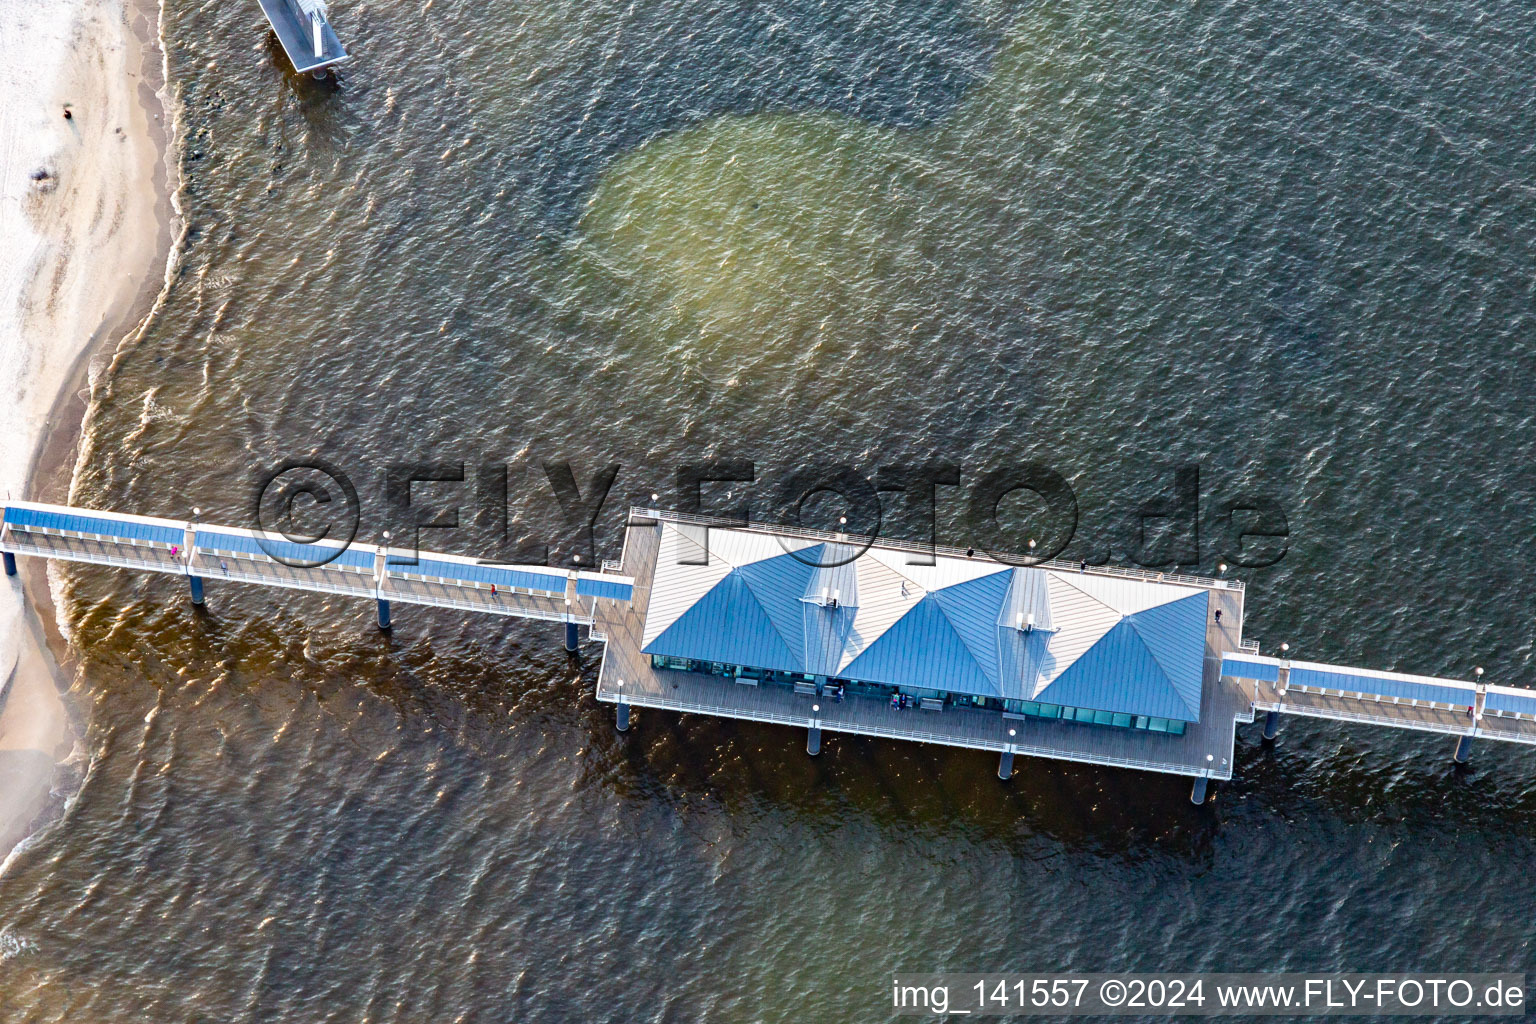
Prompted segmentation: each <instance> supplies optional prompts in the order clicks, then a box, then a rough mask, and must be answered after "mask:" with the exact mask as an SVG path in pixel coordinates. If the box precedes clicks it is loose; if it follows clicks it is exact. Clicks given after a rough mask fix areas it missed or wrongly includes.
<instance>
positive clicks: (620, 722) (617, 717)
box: [613, 701, 629, 732]
mask: <svg viewBox="0 0 1536 1024" xmlns="http://www.w3.org/2000/svg"><path fill="white" fill-rule="evenodd" d="M613 713H614V723H613V724H614V726H615V728H617V729H618V730H619V732H629V705H628V704H625V703H624V702H623V701H620V702H619V703H618V704H617V705H615V706H614V709H613Z"/></svg>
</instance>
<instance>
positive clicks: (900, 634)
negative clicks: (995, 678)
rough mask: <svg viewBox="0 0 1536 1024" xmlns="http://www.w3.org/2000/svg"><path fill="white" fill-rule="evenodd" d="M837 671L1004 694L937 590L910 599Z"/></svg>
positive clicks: (934, 687)
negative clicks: (946, 610) (898, 614)
mask: <svg viewBox="0 0 1536 1024" xmlns="http://www.w3.org/2000/svg"><path fill="white" fill-rule="evenodd" d="M994 614H995V613H994ZM839 674H840V675H843V676H847V677H848V678H850V679H862V680H866V681H868V682H873V683H885V684H887V685H890V686H918V687H925V688H927V689H930V690H942V691H944V692H946V693H963V694H969V695H974V696H981V697H1000V696H1002V691H1001V689H1000V688H999V687H998V685H997V684H996V683H994V682H992V680H990V679H988V678H987V675H986V673H984V672H983V671H982V670H981V666H980V665H978V664H977V663H976V659H975V657H974V656H973V655H972V654H971V652H970V650H969V649H968V648H967V647H966V645H965V642H964V641H963V640H962V639H961V638H960V634H959V633H957V632H956V630H955V627H954V624H953V623H952V621H951V620H950V618H949V617H948V616H947V615H945V614H944V610H943V608H942V607H941V606H940V604H939V601H938V597H937V594H936V593H933V594H927V595H925V596H924V597H923V599H922V600H921V601H919V602H917V604H915V605H913V606H912V607H911V609H909V610H908V611H907V613H906V614H905V615H903V616H902V617H901V618H899V619H897V620H896V622H895V624H894V625H892V626H891V627H890V628H889V629H887V630H886V631H885V632H884V633H882V634H880V636H879V637H877V638H876V639H875V642H874V643H872V644H870V645H869V646H868V647H867V648H865V649H864V652H863V653H862V654H860V655H859V656H858V657H857V658H854V659H853V661H851V662H849V663H848V666H847V667H846V668H844V669H843V670H842V672H841V673H839Z"/></svg>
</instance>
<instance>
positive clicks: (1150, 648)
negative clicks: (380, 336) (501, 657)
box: [0, 502, 1536, 803]
mask: <svg viewBox="0 0 1536 1024" xmlns="http://www.w3.org/2000/svg"><path fill="white" fill-rule="evenodd" d="M0 514H3V519H0V551H3V552H4V558H5V569H6V572H7V573H8V574H12V575H14V574H15V571H16V561H15V560H16V557H17V556H23V557H33V558H48V559H59V560H64V561H74V562H86V563H91V564H96V565H105V566H113V567H118V568H126V569H136V570H142V571H148V572H159V573H166V574H171V575H179V576H183V577H185V578H186V579H187V581H188V597H189V599H190V601H191V602H192V603H193V604H196V605H202V604H204V603H205V602H207V601H208V600H216V599H217V598H216V594H217V587H218V586H219V585H220V584H223V583H238V584H256V585H263V586H275V587H287V588H292V589H299V590H310V591H318V592H323V593H331V594H338V595H343V596H352V597H357V598H360V599H364V600H371V601H373V602H375V605H376V609H377V613H378V625H379V627H380V628H381V629H389V628H391V626H392V624H393V620H392V614H393V613H392V610H391V606H392V605H393V604H405V605H427V606H434V607H442V608H455V609H459V610H461V611H468V612H483V613H486V614H492V615H503V616H511V617H520V618H529V619H536V620H544V621H548V622H551V623H555V622H558V623H562V624H563V625H564V637H563V639H564V644H565V648H566V649H567V650H569V651H575V650H577V648H578V641H579V634H578V627H579V626H586V627H587V630H588V638H589V639H590V640H593V641H597V642H600V643H602V644H603V645H604V648H603V660H602V665H601V669H600V672H599V676H598V680H597V685H596V697H597V699H598V700H599V701H602V702H605V703H611V704H613V705H615V709H614V710H615V720H616V726H617V728H618V729H619V730H620V731H626V730H628V729H629V727H630V723H631V714H632V709H633V708H651V709H656V710H660V711H669V712H680V713H691V714H704V715H713V716H717V717H724V718H736V719H742V720H746V721H754V722H763V723H768V724H774V725H783V726H788V727H790V728H792V729H797V730H803V731H804V736H805V743H806V750H807V753H808V754H810V755H816V754H818V753H820V751H821V750H822V747H823V743H824V739H825V737H826V736H827V735H828V734H835V733H845V734H850V735H858V736H869V737H878V738H884V739H899V740H912V741H917V742H925V743H940V744H945V745H949V746H955V747H965V748H970V749H974V750H978V751H985V752H987V753H989V754H991V755H993V756H995V757H996V758H997V766H998V776H999V777H1000V778H1002V779H1007V778H1009V777H1010V776H1011V775H1012V773H1013V772H1014V771H1015V767H1014V765H1015V759H1016V758H1017V757H1020V756H1024V757H1043V758H1051V759H1056V760H1063V761H1073V762H1078V763H1083V764H1095V765H1104V766H1110V767H1119V768H1132V769H1139V770H1142V771H1151V772H1160V773H1166V774H1174V775H1181V776H1185V777H1188V778H1189V779H1191V780H1192V783H1191V785H1192V789H1191V799H1192V800H1193V801H1194V802H1196V803H1200V802H1202V801H1203V800H1204V799H1205V798H1206V796H1207V793H1208V791H1209V787H1210V785H1211V783H1212V782H1215V781H1222V780H1226V779H1230V778H1231V777H1232V770H1233V761H1234V750H1235V743H1236V732H1237V727H1238V726H1239V725H1240V724H1244V723H1250V722H1254V721H1255V720H1256V718H1257V716H1258V715H1260V714H1262V715H1263V716H1264V726H1263V730H1264V731H1263V735H1264V738H1265V739H1266V740H1269V739H1273V738H1274V737H1275V735H1276V732H1277V731H1278V729H1279V722H1280V716H1281V715H1300V716H1303V717H1312V718H1327V719H1332V720H1336V721H1345V722H1352V723H1359V724H1369V725H1377V726H1383V727H1388V728H1397V729H1410V730H1415V731H1420V732H1434V733H1441V734H1444V735H1447V736H1448V737H1451V738H1452V739H1453V748H1452V750H1451V751H1449V752H1448V753H1449V754H1450V756H1452V757H1453V758H1454V759H1455V760H1456V761H1457V762H1461V761H1465V760H1466V759H1467V757H1468V756H1469V754H1470V752H1471V750H1472V748H1473V745H1474V741H1475V740H1496V741H1503V742H1514V743H1526V744H1536V691H1531V690H1525V689H1520V688H1516V687H1508V686H1498V685H1489V684H1484V683H1482V682H1481V681H1477V682H1467V681H1462V680H1452V679H1441V678H1435V677H1430V676H1419V675H1411V674H1405V673H1393V672H1382V671H1376V670H1371V669H1360V668H1349V667H1345V666H1337V665H1327V664H1322V663H1317V662H1308V661H1301V660H1292V659H1289V658H1286V657H1274V656H1269V655H1262V654H1260V653H1259V650H1258V645H1257V644H1256V643H1254V642H1252V641H1249V640H1245V639H1244V637H1243V612H1244V607H1243V598H1244V588H1243V585H1242V583H1241V582H1239V581H1237V580H1231V579H1219V578H1206V577H1196V576H1184V575H1176V574H1171V573H1157V572H1147V571H1142V570H1132V569H1123V568H1116V567H1108V566H1088V565H1084V564H1081V563H1064V562H1044V563H1039V564H1022V563H1023V562H1024V560H1023V559H1019V560H1018V561H1017V563H1015V562H1013V561H1011V560H1010V561H998V560H995V559H993V558H990V557H987V556H978V555H975V554H974V553H973V552H963V551H959V550H957V549H946V548H939V549H937V550H934V549H932V548H924V547H921V546H918V545H912V544H905V543H901V542H893V541H886V540H876V541H871V540H869V539H867V538H860V537H856V536H849V535H846V534H839V533H824V532H820V531H814V530H801V529H789V528H784V527H777V526H769V525H763V524H746V523H741V522H737V521H732V520H723V519H709V518H703V517H697V516H687V515H680V514H677V513H672V512H666V511H662V510H657V509H633V510H631V512H630V515H629V518H628V521H627V524H626V531H625V541H624V550H623V555H622V558H621V560H620V561H619V562H617V563H605V564H604V566H603V567H602V571H596V572H594V571H590V570H565V569H557V568H551V567H548V566H541V565H509V564H503V563H495V562H485V561H479V560H476V559H472V558H465V557H462V556H457V555H446V554H438V553H431V552H411V551H399V550H392V549H390V548H389V547H388V546H387V543H386V544H384V545H371V544H360V543H352V544H340V543H336V542H333V541H326V540H319V541H314V542H299V541H292V540H288V539H285V538H273V537H269V536H266V535H264V534H261V533H258V532H255V531H251V530H245V529H239V528H235V527H226V526H216V525H210V524H204V523H201V522H198V521H196V519H195V518H194V519H191V520H173V519H165V518H154V517H147V516H137V515H125V514H122V513H113V512H102V511H95V510H87V509H77V508H67V507H62V506H54V505H43V504H37V503H31V502H8V503H6V504H5V505H4V506H3V513H0ZM385 539H386V540H387V538H385ZM210 584H212V586H210ZM1281 653H1282V654H1285V653H1286V652H1285V651H1284V650H1282V652H1281Z"/></svg>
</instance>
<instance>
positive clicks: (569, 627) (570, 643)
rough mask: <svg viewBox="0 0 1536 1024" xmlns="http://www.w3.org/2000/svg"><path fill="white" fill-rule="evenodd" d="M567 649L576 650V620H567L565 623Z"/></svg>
mask: <svg viewBox="0 0 1536 1024" xmlns="http://www.w3.org/2000/svg"><path fill="white" fill-rule="evenodd" d="M565 649H566V650H568V651H574V650H576V623H574V622H567V623H566V624H565Z"/></svg>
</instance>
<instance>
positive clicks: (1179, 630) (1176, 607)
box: [1126, 591, 1210, 722]
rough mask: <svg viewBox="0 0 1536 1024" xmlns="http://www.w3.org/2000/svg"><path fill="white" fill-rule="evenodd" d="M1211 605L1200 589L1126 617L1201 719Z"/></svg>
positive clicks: (1194, 719)
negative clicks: (1187, 595)
mask: <svg viewBox="0 0 1536 1024" xmlns="http://www.w3.org/2000/svg"><path fill="white" fill-rule="evenodd" d="M1209 605H1210V602H1209V600H1208V598H1207V596H1206V594H1205V593H1204V592H1203V591H1202V592H1201V593H1198V594H1191V595H1190V596H1189V597H1181V598H1179V599H1178V600H1177V601H1169V602H1168V603H1167V604H1160V605H1157V606H1156V607H1153V608H1148V609H1147V610H1146V611H1141V612H1136V613H1135V614H1133V615H1129V616H1127V617H1126V621H1127V622H1129V623H1130V624H1131V626H1132V627H1133V628H1134V629H1135V630H1136V633H1137V634H1138V635H1139V636H1140V637H1141V640H1142V642H1143V643H1144V644H1146V645H1147V650H1148V651H1149V652H1150V653H1151V655H1152V657H1153V659H1154V660H1156V662H1157V664H1158V666H1159V667H1161V668H1162V670H1163V675H1164V676H1165V677H1166V678H1167V682H1168V683H1169V685H1171V686H1172V687H1173V690H1174V692H1175V693H1177V694H1178V695H1179V699H1180V700H1182V701H1183V702H1184V706H1185V707H1187V708H1188V709H1189V710H1190V712H1191V713H1192V714H1193V715H1194V717H1193V718H1190V719H1186V721H1191V722H1194V721H1199V719H1200V690H1201V686H1202V684H1203V683H1204V680H1205V614H1206V611H1207V609H1208V607H1209Z"/></svg>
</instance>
